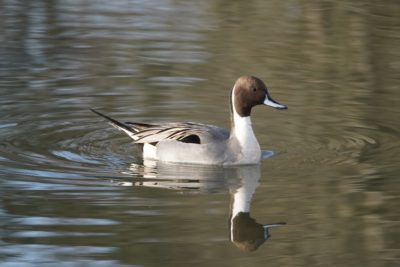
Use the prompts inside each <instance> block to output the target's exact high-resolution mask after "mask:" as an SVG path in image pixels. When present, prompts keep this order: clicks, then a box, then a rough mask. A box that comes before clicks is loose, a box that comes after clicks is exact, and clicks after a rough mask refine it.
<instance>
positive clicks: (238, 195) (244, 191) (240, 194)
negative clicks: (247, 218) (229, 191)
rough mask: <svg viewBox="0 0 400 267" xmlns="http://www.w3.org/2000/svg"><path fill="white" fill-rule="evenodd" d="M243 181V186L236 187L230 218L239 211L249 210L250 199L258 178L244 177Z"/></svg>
mask: <svg viewBox="0 0 400 267" xmlns="http://www.w3.org/2000/svg"><path fill="white" fill-rule="evenodd" d="M250 178H251V177H250ZM243 182H244V183H243V186H242V187H240V188H239V189H237V190H236V192H235V194H234V196H233V206H232V219H233V218H234V217H235V216H236V215H238V213H239V212H250V205H251V199H252V197H253V194H254V192H255V191H256V188H257V186H258V185H259V183H258V179H257V180H256V179H246V178H244V179H243Z"/></svg>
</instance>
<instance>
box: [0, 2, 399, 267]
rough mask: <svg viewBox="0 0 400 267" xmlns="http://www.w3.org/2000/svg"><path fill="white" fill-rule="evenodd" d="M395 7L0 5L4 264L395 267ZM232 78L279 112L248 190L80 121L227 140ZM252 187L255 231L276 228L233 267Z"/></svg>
mask: <svg viewBox="0 0 400 267" xmlns="http://www.w3.org/2000/svg"><path fill="white" fill-rule="evenodd" d="M399 8H400V5H399V4H397V3H396V2H391V3H389V2H388V3H386V2H385V3H384V4H380V3H375V4H370V3H358V2H353V3H336V2H334V1H324V2H320V1H311V2H307V3H302V2H299V1H289V2H284V3H279V4H270V3H267V2H251V3H249V2H248V1H239V2H235V3H231V2H227V1H219V2H218V1H217V2H215V1H198V2H196V3H193V2H191V3H189V2H183V1H178V2H168V1H167V2H163V1H144V2H143V1H117V2H115V1H114V2H113V1H109V2H102V3H101V4H100V3H98V2H96V1H89V2H88V1H83V2H82V1H78V0H77V1H61V2H54V1H33V2H32V3H29V4H23V3H20V2H15V1H3V2H1V3H0V10H1V12H0V21H1V24H2V25H3V27H2V30H1V31H0V40H1V42H0V96H1V97H0V185H1V186H0V229H1V241H0V263H1V264H0V265H2V266H3V265H4V266H12V265H13V264H16V265H25V266H34V265H40V266H46V265H48V266H52V265H54V263H55V262H57V263H64V264H66V265H67V264H68V265H71V266H81V265H90V266H92V265H95V266H96V265H102V266H124V265H129V266H132V265H139V266H159V265H162V266H164V265H173V266H180V265H181V266H187V265H188V264H197V265H215V266H225V265H226V266H235V265H240V266H242V265H243V264H247V265H251V266H264V265H265V264H266V263H268V264H269V265H272V266H282V265H285V266H287V265H299V266H312V265H323V266H331V265H338V266H360V265H362V266H396V265H398V262H399V248H398V244H399V242H398V241H399V238H398V237H399V231H398V229H399V212H398V211H397V210H398V208H397V207H398V202H399V201H398V191H399V183H398V181H397V177H398V174H399V167H398V160H397V158H398V154H399V149H400V143H399V138H398V137H399V133H400V124H399V120H398V117H399V109H398V108H397V106H398V103H399V100H400V94H399V90H398V84H399V82H400V80H399V75H398V73H399V66H400V63H399V62H400V54H399V50H398V47H399V46H400V43H399V42H400V39H399V34H398V32H399V29H400V21H399V16H398V15H397V14H398V10H399ZM243 74H253V75H256V76H259V77H260V78H262V79H263V80H265V82H266V83H267V85H268V87H269V89H270V92H271V94H272V95H273V96H274V97H275V98H276V99H277V100H280V101H282V102H284V103H287V104H288V105H289V107H290V108H289V110H288V111H286V112H284V113H279V112H275V111H274V110H270V109H267V108H257V109H256V110H255V111H254V119H253V125H254V128H255V131H256V135H257V138H258V139H259V142H260V144H261V146H262V148H263V149H266V150H268V151H273V153H274V156H273V157H270V158H268V159H266V160H265V161H264V162H263V163H262V166H261V170H260V174H256V175H253V176H252V175H247V176H246V177H247V178H246V177H244V176H243V175H242V174H243V173H246V171H245V168H244V169H242V168H214V167H200V166H197V167H194V166H162V165H157V166H153V167H149V166H145V165H143V162H142V160H141V159H140V158H139V157H138V151H137V149H136V148H135V147H134V146H132V145H131V144H130V141H129V139H128V138H127V137H125V136H124V135H123V134H121V133H119V132H117V131H115V129H113V128H111V127H109V126H108V125H107V124H106V123H104V121H102V120H101V119H99V118H97V117H96V116H94V115H93V114H92V113H91V112H90V111H89V108H101V110H102V111H104V112H105V113H108V114H110V115H112V116H113V117H115V118H116V119H121V120H122V121H124V120H132V119H135V120H138V121H146V120H150V121H151V120H153V121H157V120H158V121H160V120H161V121H175V120H192V121H199V122H208V123H212V124H217V125H221V126H225V127H228V126H229V114H228V110H229V109H228V99H227V95H228V94H229V90H230V87H231V86H232V85H233V83H234V81H235V79H236V78H237V77H238V76H241V75H243ZM241 173H242V174H241ZM247 173H249V172H247ZM250 173H251V172H250ZM249 177H250V178H249ZM251 177H256V178H253V180H254V181H258V183H259V185H258V187H257V186H256V190H255V192H254V193H253V194H248V195H247V197H248V198H249V199H251V200H252V202H251V217H254V218H256V220H255V221H256V222H253V221H251V220H250V221H251V222H252V223H249V224H252V225H253V226H254V225H256V226H257V227H258V228H257V229H261V228H260V227H261V224H260V225H258V224H257V223H263V224H266V223H276V222H287V225H286V226H284V227H280V228H277V229H272V230H271V234H272V236H271V238H270V239H269V240H268V242H267V243H265V244H264V245H262V246H260V247H258V249H257V250H256V251H254V252H253V253H243V252H238V248H237V247H236V246H235V245H233V244H232V242H231V240H230V234H229V233H230V229H231V228H230V226H229V224H228V221H229V218H230V214H231V212H232V207H231V206H232V201H233V200H235V192H240V188H246V186H245V185H246V183H245V180H246V179H250V180H251ZM257 177H259V178H257ZM254 184H257V182H256V183H254ZM254 184H253V185H254ZM127 185H129V186H127ZM250 191H251V190H250ZM244 199H246V197H245V198H244ZM233 202H234V201H233ZM233 206H234V205H233ZM246 216H247V215H246ZM248 217H250V216H248ZM251 217H250V219H251ZM248 222H249V221H248ZM246 229H250V228H249V227H248V228H246ZM239 232H240V231H239ZM249 232H250V231H248V232H247V233H249ZM254 242H255V241H254ZM255 243H257V242H255Z"/></svg>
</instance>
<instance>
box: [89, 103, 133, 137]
mask: <svg viewBox="0 0 400 267" xmlns="http://www.w3.org/2000/svg"><path fill="white" fill-rule="evenodd" d="M90 110H91V111H92V112H94V113H96V114H97V115H99V116H101V117H103V118H105V119H106V120H108V121H109V122H110V123H111V124H112V125H113V126H114V127H116V128H117V129H119V130H122V131H124V132H125V133H126V134H127V135H129V136H130V137H131V138H132V139H134V140H135V139H137V138H134V137H133V136H134V134H135V133H136V132H137V130H135V129H134V128H132V127H130V126H128V125H126V124H125V123H122V122H119V121H117V120H114V119H113V118H110V117H108V116H107V115H104V114H103V113H100V112H98V111H97V110H94V109H92V108H91V109H90Z"/></svg>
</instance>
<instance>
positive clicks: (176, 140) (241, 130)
mask: <svg viewBox="0 0 400 267" xmlns="http://www.w3.org/2000/svg"><path fill="white" fill-rule="evenodd" d="M230 104H231V131H230V132H229V131H228V130H227V129H224V128H221V127H217V126H214V125H208V124H202V123H196V122H177V123H141V122H124V123H123V122H119V121H117V120H114V119H112V118H110V117H108V116H106V115H104V114H102V113H100V112H98V111H96V110H94V109H92V111H93V112H94V113H96V114H98V115H100V116H102V117H103V118H105V119H107V120H109V121H110V122H111V124H112V125H113V126H114V127H116V128H118V129H120V130H122V131H124V132H125V133H126V134H128V135H129V136H130V137H131V138H132V139H133V141H134V143H136V144H142V145H143V158H144V159H152V160H158V161H163V162H175V163H194V164H210V165H245V164H257V163H259V162H260V160H261V149H260V145H259V143H258V141H257V139H256V137H255V135H254V131H253V128H252V125H251V119H250V114H251V109H252V108H253V107H254V106H257V105H267V106H271V107H274V108H277V109H287V106H286V105H282V104H279V103H278V102H276V101H274V100H273V99H272V98H271V96H270V95H269V93H268V90H267V87H266V86H265V84H264V82H263V81H261V80H260V79H258V78H256V77H253V76H242V77H240V78H239V79H238V80H237V81H236V83H235V85H234V86H233V89H232V91H231V96H230Z"/></svg>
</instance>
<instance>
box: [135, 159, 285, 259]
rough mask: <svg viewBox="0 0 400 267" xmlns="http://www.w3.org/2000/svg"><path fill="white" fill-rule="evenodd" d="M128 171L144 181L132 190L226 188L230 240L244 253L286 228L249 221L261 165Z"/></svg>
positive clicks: (158, 167)
mask: <svg viewBox="0 0 400 267" xmlns="http://www.w3.org/2000/svg"><path fill="white" fill-rule="evenodd" d="M130 170H131V171H132V172H134V173H136V174H138V173H140V174H141V175H142V176H143V178H144V179H142V180H141V181H137V182H135V183H134V184H133V185H134V186H145V187H157V188H164V189H173V190H196V191H197V190H199V191H203V192H215V191H221V190H224V189H226V188H229V190H230V191H231V195H232V201H231V216H230V219H229V227H230V230H229V232H230V240H231V241H232V242H233V243H234V244H235V245H236V246H237V247H238V248H239V249H241V250H243V251H254V250H256V249H257V248H258V247H259V246H260V245H261V244H263V243H264V242H265V241H267V240H268V238H269V237H270V233H269V229H270V228H272V227H277V226H281V225H284V224H285V223H274V224H266V225H262V224H260V223H257V222H256V221H255V220H254V219H253V218H251V217H250V206H251V199H252V197H253V194H254V192H255V191H256V189H257V187H258V185H259V179H260V176H261V174H260V165H248V166H240V167H239V166H238V167H229V168H223V167H216V166H201V165H170V164H162V163H160V162H158V163H157V164H156V165H154V166H153V167H150V166H143V165H136V164H132V165H131V168H130Z"/></svg>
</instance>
